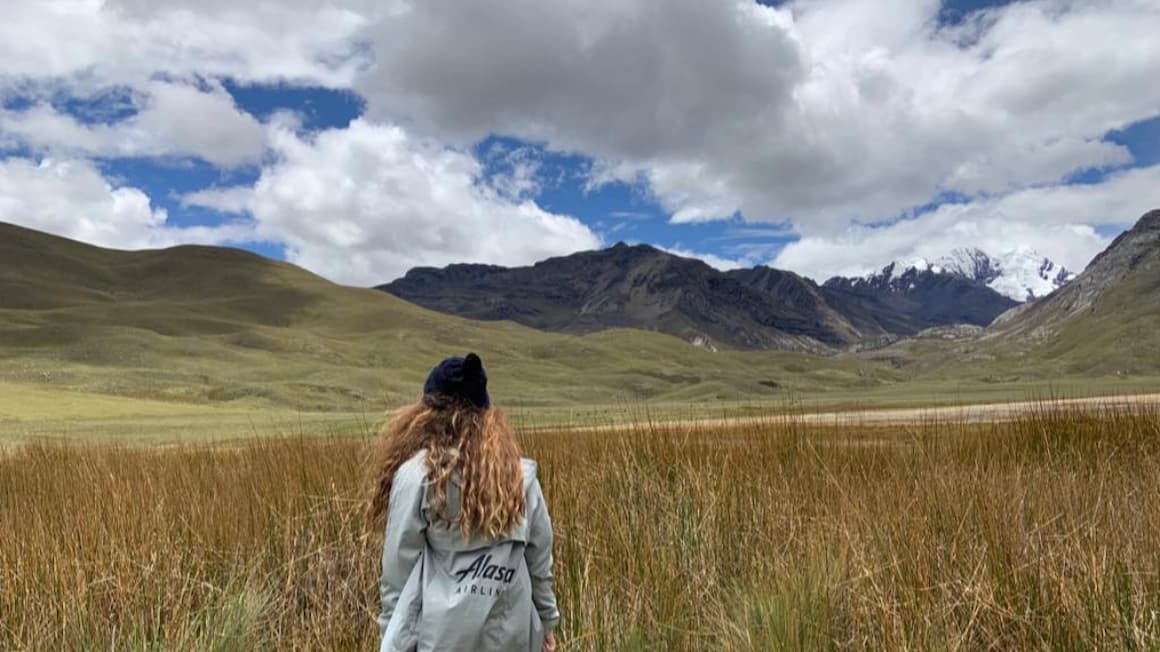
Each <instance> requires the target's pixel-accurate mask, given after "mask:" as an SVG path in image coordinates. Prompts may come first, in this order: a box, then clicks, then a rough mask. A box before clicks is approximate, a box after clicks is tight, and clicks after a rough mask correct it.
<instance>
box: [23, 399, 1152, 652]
mask: <svg viewBox="0 0 1160 652" xmlns="http://www.w3.org/2000/svg"><path fill="white" fill-rule="evenodd" d="M523 444H524V448H525V450H526V452H527V453H528V454H530V455H531V456H534V457H536V458H538V459H539V460H540V462H541V479H542V482H543V485H544V488H545V493H546V494H547V496H548V500H549V504H550V507H551V511H552V515H553V519H554V521H555V525H556V531H557V549H556V553H557V565H556V572H557V591H558V594H559V597H560V602H561V609H562V611H563V613H564V616H565V625H564V630H563V633H562V634H563V636H562V638H563V641H564V645H563V648H564V649H567V650H615V649H658V650H703V649H726V650H771V649H803V650H805V649H809V650H812V649H819V648H856V649H863V648H874V649H906V648H909V649H939V650H942V649H972V650H973V649H1047V648H1049V649H1064V650H1066V649H1073V650H1089V649H1157V648H1160V507H1158V501H1160V474H1158V473H1157V470H1158V469H1160V412H1157V411H1155V410H1144V409H1138V410H1136V411H1134V412H1110V411H1109V412H1105V413H1102V414H1085V413H1080V412H1059V411H1055V410H1050V409H1047V407H1046V406H1045V408H1044V409H1043V410H1042V411H1040V412H1038V413H1036V414H1032V415H1030V416H1028V417H1026V418H1023V419H1021V420H1019V421H1017V422H1014V423H1003V424H989V425H970V424H949V423H941V424H940V423H929V424H924V425H922V426H920V427H897V428H884V427H856V426H841V427H838V426H831V427H823V426H805V425H802V423H801V422H797V421H794V420H793V419H779V420H771V421H769V422H768V423H765V424H759V425H753V424H750V425H746V426H743V427H736V428H725V427H722V428H719V429H717V430H716V431H714V432H696V433H694V432H688V431H685V430H682V429H681V428H676V427H661V426H649V425H647V424H642V425H641V426H639V427H637V428H635V429H630V430H625V431H617V432H588V433H566V432H537V433H529V434H525V435H524V438H523ZM367 450H368V447H367V442H366V441H364V440H357V439H346V440H343V439H277V440H268V441H255V442H251V443H244V444H238V445H235V446H231V447H228V448H226V447H220V446H219V447H215V448H210V447H200V448H198V447H192V446H191V447H179V448H166V449H161V448H156V449H149V448H131V447H119V446H113V445H80V444H52V443H30V444H27V445H24V446H22V447H21V448H19V449H17V450H15V451H12V452H10V453H8V454H6V455H5V456H4V457H3V458H2V459H0V524H2V527H3V534H2V535H0V649H25V648H31V649H66V650H67V649H134V650H136V649H180V650H191V649H202V650H233V649H237V650H251V649H274V648H277V649H373V648H374V646H375V642H376V641H375V636H376V631H375V627H374V623H373V616H374V613H375V611H376V610H377V592H376V583H377V579H378V577H377V575H378V558H379V549H378V545H380V544H379V542H378V541H377V540H376V539H375V537H368V536H366V535H364V534H363V532H362V509H361V504H360V500H361V498H362V494H361V491H360V485H359V481H360V478H361V474H362V467H363V465H364V464H365V461H366V454H367Z"/></svg>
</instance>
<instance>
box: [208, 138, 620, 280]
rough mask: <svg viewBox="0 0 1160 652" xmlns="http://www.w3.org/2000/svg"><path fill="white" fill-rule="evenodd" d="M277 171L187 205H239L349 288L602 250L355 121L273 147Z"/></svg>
mask: <svg viewBox="0 0 1160 652" xmlns="http://www.w3.org/2000/svg"><path fill="white" fill-rule="evenodd" d="M273 144H274V149H275V151H276V153H277V155H278V161H277V162H276V163H274V164H272V165H271V166H269V167H267V168H266V169H264V170H263V172H262V176H261V178H260V179H259V180H258V182H257V183H256V184H255V186H254V187H253V189H252V190H245V189H237V188H231V189H224V190H222V191H220V192H201V193H198V194H196V195H191V196H188V197H186V201H188V202H191V203H196V204H200V205H207V206H213V207H217V208H234V209H236V208H240V207H241V206H242V205H243V204H244V207H245V208H246V209H247V210H248V211H249V213H250V214H251V215H252V216H253V218H254V220H255V222H256V224H257V231H258V234H259V236H260V237H262V238H264V239H269V240H276V241H278V242H282V243H285V244H286V247H287V252H288V257H289V259H290V260H291V261H292V262H295V263H297V264H299V265H302V266H304V267H306V268H308V269H311V270H313V271H315V272H318V273H320V274H322V275H324V276H327V277H329V278H332V279H335V280H339V281H342V282H346V283H352V284H359V285H371V284H377V283H385V282H387V281H390V280H392V279H394V278H396V277H398V276H400V275H402V274H403V273H404V272H406V271H407V270H408V269H410V268H411V267H414V266H419V265H446V264H450V263H457V262H479V263H496V264H505V265H521V264H529V263H532V262H535V261H537V260H541V259H543V258H545V257H548V256H551V255H557V254H566V253H571V252H574V251H578V250H582V249H592V248H595V247H598V246H599V245H600V240H599V238H598V237H597V236H596V235H595V234H594V233H593V232H592V231H590V230H589V229H588V228H587V227H585V226H584V225H583V224H581V223H580V222H579V221H578V220H576V219H574V218H572V217H568V216H564V215H556V214H552V213H548V212H546V211H544V210H543V209H541V208H540V207H539V206H537V205H536V204H535V203H534V202H532V201H528V200H521V199H515V198H512V197H510V196H508V195H506V194H504V193H501V192H500V191H499V190H497V189H496V188H494V187H492V186H490V185H487V184H486V183H483V182H482V181H481V179H480V176H481V174H482V172H483V168H482V166H481V164H480V163H479V161H477V160H476V159H475V158H474V157H472V156H470V155H469V154H466V153H464V152H462V151H458V150H453V149H448V148H446V147H444V146H442V145H440V144H438V143H435V142H432V141H429V140H423V139H418V138H415V137H413V136H411V135H409V134H407V132H405V131H404V130H403V129H401V128H399V127H395V126H384V125H376V124H371V123H368V122H364V121H362V120H356V121H355V122H353V123H352V124H351V125H350V127H349V128H348V129H341V130H330V131H324V132H321V133H319V134H317V135H316V136H314V137H313V139H306V140H304V139H302V138H301V137H300V136H298V135H295V134H294V133H291V132H289V131H276V132H275V134H274V137H273Z"/></svg>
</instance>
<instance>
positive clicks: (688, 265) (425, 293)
mask: <svg viewBox="0 0 1160 652" xmlns="http://www.w3.org/2000/svg"><path fill="white" fill-rule="evenodd" d="M799 281H800V283H793V282H789V283H787V288H786V292H785V293H784V296H783V297H780V298H778V297H776V296H774V295H770V294H768V293H766V292H762V291H760V290H758V289H756V288H753V287H750V286H747V285H745V284H744V283H741V282H740V281H738V280H737V279H734V278H732V277H730V276H728V275H726V274H723V273H721V272H719V271H717V270H715V269H713V268H712V267H710V266H709V265H707V264H705V263H704V262H701V261H699V260H694V259H690V258H682V257H679V256H674V255H672V254H669V253H666V252H664V251H661V250H659V249H656V248H654V247H650V246H647V245H640V246H628V245H625V244H623V243H622V244H618V245H616V246H614V247H612V248H609V249H604V250H601V251H588V252H581V253H577V254H572V255H570V256H562V257H557V258H549V259H548V260H544V261H541V262H539V263H536V264H535V265H533V266H531V267H515V268H504V267H495V266H490V265H450V266H448V267H445V268H443V269H434V268H429V267H419V268H415V269H412V270H411V271H409V272H408V273H407V274H406V275H405V276H404V277H403V278H401V279H398V280H396V281H394V282H392V283H388V284H386V285H383V286H380V288H379V289H381V290H385V291H387V292H389V293H391V294H394V295H395V296H398V297H400V298H402V299H406V300H407V301H410V302H412V303H416V304H419V305H421V306H424V307H426V308H430V309H433V310H438V311H440V312H447V313H452V314H456V315H460V316H463V317H468V318H470V319H483V320H498V319H510V320H512V321H515V322H518V323H521V324H524V325H527V326H532V327H533V328H539V329H542V330H550V331H562V332H573V333H586V332H592V331H597V330H604V329H608V328H638V329H643V330H655V331H660V332H663V333H669V334H671V335H677V336H679V337H682V338H684V339H686V340H688V341H690V342H694V343H698V344H703V345H706V346H714V343H715V342H716V343H726V344H729V345H733V346H738V347H742V348H772V349H787V350H796V351H822V350H826V349H828V348H833V347H840V346H843V345H844V344H846V343H847V340H848V338H849V337H850V333H848V332H847V331H848V326H847V325H846V324H844V323H842V322H841V321H840V320H838V319H837V318H835V317H834V316H832V315H828V314H822V313H818V312H815V311H812V310H811V309H810V306H809V304H808V302H803V301H800V300H798V299H797V298H795V296H794V292H801V293H802V294H803V295H806V294H808V290H807V289H801V288H799V289H796V290H795V289H794V286H796V285H808V284H809V282H808V281H806V280H805V279H800V277H799Z"/></svg>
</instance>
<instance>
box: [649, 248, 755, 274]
mask: <svg viewBox="0 0 1160 652" xmlns="http://www.w3.org/2000/svg"><path fill="white" fill-rule="evenodd" d="M659 248H660V249H661V250H662V251H667V252H668V253H670V254H672V255H674V256H680V257H682V258H695V259H697V260H699V261H701V262H703V263H705V264H707V265H708V266H709V267H712V268H714V269H717V270H720V271H722V272H727V271H729V270H731V269H744V268H746V267H753V266H754V265H755V264H757V263H756V261H755V260H753V259H751V258H728V257H726V256H718V255H717V254H707V253H702V252H697V251H692V250H690V249H685V248H683V247H659Z"/></svg>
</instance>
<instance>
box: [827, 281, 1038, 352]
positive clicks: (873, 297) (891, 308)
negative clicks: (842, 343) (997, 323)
mask: <svg viewBox="0 0 1160 652" xmlns="http://www.w3.org/2000/svg"><path fill="white" fill-rule="evenodd" d="M823 288H824V289H825V290H826V292H827V294H828V295H829V296H830V297H832V298H831V303H832V304H838V305H843V306H845V308H844V312H845V313H846V314H850V315H851V316H854V315H856V316H857V319H858V320H859V322H860V323H864V322H866V321H869V322H872V323H875V324H878V325H879V326H881V327H882V328H883V329H885V330H887V331H889V332H892V333H898V334H902V335H911V334H914V333H916V332H918V331H920V330H923V329H926V328H933V327H936V326H945V325H949V324H971V325H975V326H986V325H987V324H990V323H991V321H992V320H993V319H994V318H995V317H996V316H998V315H1000V314H1002V313H1003V312H1005V311H1006V310H1008V309H1010V308H1012V307H1014V306H1015V305H1017V304H1016V302H1015V301H1014V300H1012V299H1010V298H1008V297H1005V296H1003V295H1001V294H999V293H998V292H996V291H994V290H992V289H991V288H989V287H987V286H986V285H985V284H983V283H981V282H979V281H976V280H974V279H970V278H965V277H963V276H959V275H955V274H948V273H945V272H942V271H941V270H939V271H936V270H934V269H931V268H929V267H928V268H926V269H920V267H919V266H916V265H911V266H908V267H906V268H904V269H903V268H902V266H901V265H897V264H891V265H888V266H886V268H884V269H883V270H882V273H880V274H876V275H872V276H869V277H865V278H854V279H849V278H843V277H835V278H831V279H829V280H828V281H826V282H825V284H824V285H823Z"/></svg>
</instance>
